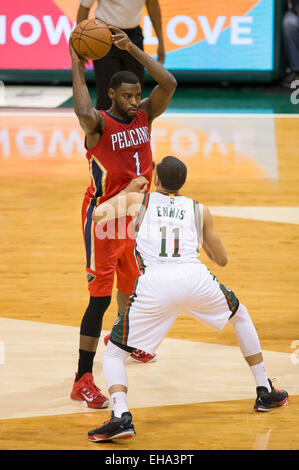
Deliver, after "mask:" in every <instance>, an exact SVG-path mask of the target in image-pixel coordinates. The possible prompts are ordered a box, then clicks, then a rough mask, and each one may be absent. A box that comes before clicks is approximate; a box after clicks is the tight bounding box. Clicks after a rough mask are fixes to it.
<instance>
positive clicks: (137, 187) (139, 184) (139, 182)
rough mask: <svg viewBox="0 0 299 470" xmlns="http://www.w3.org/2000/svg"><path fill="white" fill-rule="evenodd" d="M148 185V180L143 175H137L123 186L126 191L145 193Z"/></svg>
mask: <svg viewBox="0 0 299 470" xmlns="http://www.w3.org/2000/svg"><path fill="white" fill-rule="evenodd" d="M147 187H148V180H147V179H146V178H145V177H144V176H137V178H134V179H132V181H130V183H129V184H128V186H126V188H125V192H126V193H146V191H147Z"/></svg>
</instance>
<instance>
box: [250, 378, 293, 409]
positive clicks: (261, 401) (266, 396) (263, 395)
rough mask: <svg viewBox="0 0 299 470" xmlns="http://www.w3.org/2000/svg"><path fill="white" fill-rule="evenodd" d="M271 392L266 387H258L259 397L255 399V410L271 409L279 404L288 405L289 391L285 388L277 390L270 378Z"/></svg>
mask: <svg viewBox="0 0 299 470" xmlns="http://www.w3.org/2000/svg"><path fill="white" fill-rule="evenodd" d="M268 381H269V384H270V387H271V392H268V390H267V388H266V387H257V388H256V394H257V399H256V400H255V405H254V407H253V408H254V410H255V411H270V410H273V408H277V407H278V406H283V405H286V404H287V402H288V397H289V395H288V392H286V391H285V390H276V388H274V387H273V385H272V382H271V380H269V379H268Z"/></svg>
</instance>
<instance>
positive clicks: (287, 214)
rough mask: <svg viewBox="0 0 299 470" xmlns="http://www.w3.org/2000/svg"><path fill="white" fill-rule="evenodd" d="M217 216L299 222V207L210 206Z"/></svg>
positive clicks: (290, 222) (286, 222)
mask: <svg viewBox="0 0 299 470" xmlns="http://www.w3.org/2000/svg"><path fill="white" fill-rule="evenodd" d="M208 207H209V209H210V211H211V212H212V214H213V215H215V216H220V217H233V218H237V219H249V220H260V221H263V222H278V223H283V224H297V225H298V224H299V207H295V206H292V207H289V206H279V207H278V206H208Z"/></svg>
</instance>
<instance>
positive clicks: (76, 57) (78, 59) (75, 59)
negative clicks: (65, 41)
mask: <svg viewBox="0 0 299 470" xmlns="http://www.w3.org/2000/svg"><path fill="white" fill-rule="evenodd" d="M69 50H70V54H71V58H72V62H80V64H81V65H82V68H83V69H85V65H86V64H87V63H88V59H85V58H84V57H81V56H79V55H78V54H77V52H76V51H75V49H74V48H73V46H72V41H71V39H70V40H69Z"/></svg>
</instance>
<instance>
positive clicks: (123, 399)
mask: <svg viewBox="0 0 299 470" xmlns="http://www.w3.org/2000/svg"><path fill="white" fill-rule="evenodd" d="M111 402H112V408H113V412H114V416H116V418H120V417H121V415H122V414H123V413H124V412H125V411H129V410H128V403H127V394H126V393H125V392H115V393H112V394H111Z"/></svg>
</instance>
